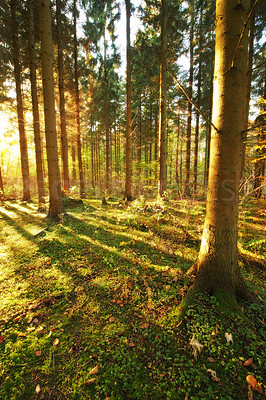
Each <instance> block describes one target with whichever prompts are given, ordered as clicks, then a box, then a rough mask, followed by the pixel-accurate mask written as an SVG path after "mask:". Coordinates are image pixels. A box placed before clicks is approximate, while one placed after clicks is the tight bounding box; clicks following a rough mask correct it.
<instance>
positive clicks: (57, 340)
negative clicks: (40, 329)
mask: <svg viewBox="0 0 266 400" xmlns="http://www.w3.org/2000/svg"><path fill="white" fill-rule="evenodd" d="M58 343H59V339H57V338H56V339H55V340H54V341H53V346H57V345H58Z"/></svg>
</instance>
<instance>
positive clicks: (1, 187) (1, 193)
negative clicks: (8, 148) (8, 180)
mask: <svg viewBox="0 0 266 400" xmlns="http://www.w3.org/2000/svg"><path fill="white" fill-rule="evenodd" d="M3 196H4V182H3V177H2V168H1V165H0V199H2V197H3Z"/></svg>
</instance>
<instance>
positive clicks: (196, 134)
mask: <svg viewBox="0 0 266 400" xmlns="http://www.w3.org/2000/svg"><path fill="white" fill-rule="evenodd" d="M198 51H199V69H198V96H197V106H198V108H199V109H200V107H201V67H202V55H201V51H202V9H201V10H200V26H199V50H198ZM199 122H200V114H199V112H198V111H196V127H195V147H194V168H193V174H194V182H193V194H194V195H196V194H197V185H198V152H199Z"/></svg>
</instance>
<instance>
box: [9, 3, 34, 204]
mask: <svg viewBox="0 0 266 400" xmlns="http://www.w3.org/2000/svg"><path fill="white" fill-rule="evenodd" d="M10 8H11V29H12V33H11V35H12V37H11V40H12V57H13V64H14V75H15V85H16V99H17V116H18V130H19V144H20V161H21V171H22V183H23V200H24V201H28V200H30V173H29V160H28V145H27V137H26V132H25V121H24V111H23V97H22V90H21V65H20V59H19V39H18V25H17V12H16V0H11V1H10Z"/></svg>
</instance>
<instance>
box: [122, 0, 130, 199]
mask: <svg viewBox="0 0 266 400" xmlns="http://www.w3.org/2000/svg"><path fill="white" fill-rule="evenodd" d="M125 2H126V38H127V72H126V86H127V127H126V181H125V195H124V198H125V200H128V201H130V200H132V193H131V190H132V188H131V185H132V183H131V181H132V176H131V175H132V160H131V141H132V140H131V134H132V126H131V123H132V121H131V98H132V90H131V48H130V13H131V2H130V0H125Z"/></svg>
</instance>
